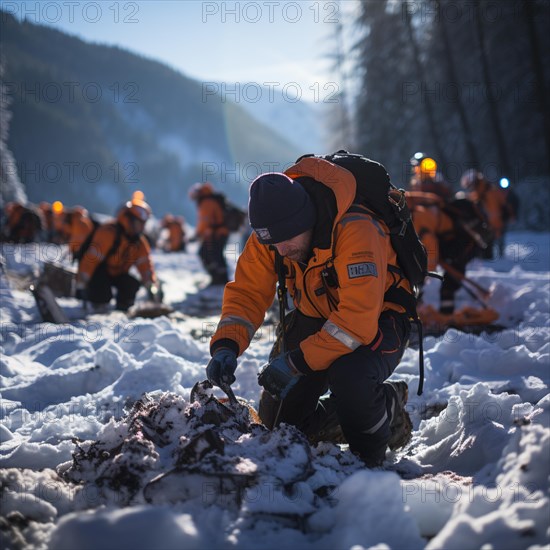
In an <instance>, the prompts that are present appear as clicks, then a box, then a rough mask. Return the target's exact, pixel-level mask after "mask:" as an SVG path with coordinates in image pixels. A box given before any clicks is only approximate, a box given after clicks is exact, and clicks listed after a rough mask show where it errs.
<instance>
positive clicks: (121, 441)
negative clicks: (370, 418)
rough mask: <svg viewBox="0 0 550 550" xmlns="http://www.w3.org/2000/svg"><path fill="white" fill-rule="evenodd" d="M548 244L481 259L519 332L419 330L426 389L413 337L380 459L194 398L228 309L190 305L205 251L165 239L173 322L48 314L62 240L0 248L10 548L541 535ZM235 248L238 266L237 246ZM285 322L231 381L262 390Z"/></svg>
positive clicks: (359, 544)
mask: <svg viewBox="0 0 550 550" xmlns="http://www.w3.org/2000/svg"><path fill="white" fill-rule="evenodd" d="M549 243H550V236H549V235H548V234H543V235H541V234H529V233H513V234H510V235H509V236H508V241H507V247H506V254H505V257H504V258H502V259H499V260H494V261H490V262H489V261H485V262H484V261H480V260H476V261H474V262H472V264H471V265H470V266H469V269H468V272H467V275H468V276H469V277H471V278H472V279H474V280H475V281H477V282H478V283H480V284H482V285H484V286H486V287H489V288H490V289H491V291H492V294H491V298H490V300H489V303H490V305H491V306H492V307H494V308H495V309H496V310H497V311H499V312H500V314H501V316H500V319H499V320H498V323H500V324H502V325H504V326H505V327H507V328H506V329H505V330H503V331H500V332H496V333H493V334H481V335H477V336H476V335H472V334H465V333H461V332H458V331H456V330H448V331H447V332H446V333H445V334H444V335H442V336H438V337H427V338H426V339H425V363H426V382H425V388H424V393H423V395H422V396H420V397H419V396H417V395H416V389H417V387H418V352H417V350H415V349H413V348H409V349H408V350H407V351H406V353H405V356H404V358H403V361H402V363H401V365H400V366H399V368H398V369H397V371H396V372H395V373H394V375H393V378H395V379H402V380H406V381H407V383H408V384H409V387H410V400H409V404H408V406H407V407H408V410H409V412H410V414H411V418H412V420H413V423H414V434H413V439H412V441H411V443H410V444H409V445H408V446H407V447H406V448H405V449H403V450H402V451H400V452H398V453H388V455H387V463H386V465H385V468H384V470H368V469H365V468H363V467H362V466H361V464H360V463H359V462H358V461H357V460H356V459H355V458H354V457H353V456H352V455H351V454H350V452H349V451H348V450H347V449H346V448H345V447H342V448H340V447H338V446H335V445H333V444H329V443H323V444H320V445H318V446H317V447H313V448H311V447H310V446H309V445H308V444H307V442H306V441H305V439H304V438H303V437H302V436H301V434H300V433H299V432H297V430H295V429H293V428H291V427H289V426H281V427H280V428H279V429H278V430H276V431H275V432H267V430H265V429H264V428H263V427H261V426H259V425H257V424H252V423H251V422H250V418H249V416H248V413H247V412H246V411H244V410H241V409H240V408H239V407H233V408H231V407H230V408H229V409H228V408H225V407H221V406H220V405H218V403H217V402H216V401H213V400H209V399H208V396H207V395H203V394H200V395H199V397H198V399H197V401H196V402H194V403H192V404H191V403H190V390H191V388H192V387H193V385H194V384H195V383H196V382H197V381H200V380H203V379H204V377H205V374H204V367H205V365H206V363H207V362H208V358H209V354H208V335H209V334H210V333H211V332H212V330H213V328H214V327H215V324H216V322H217V314H214V315H211V314H210V315H209V314H205V316H202V317H198V316H196V315H190V313H193V312H194V313H198V312H200V311H201V309H203V306H205V305H208V301H207V300H206V299H200V298H199V297H198V296H197V292H198V291H197V288H198V286H200V285H204V283H205V276H204V275H203V273H202V270H201V268H200V264H199V261H198V259H197V257H196V254H195V248H194V247H193V246H191V247H190V250H189V251H188V252H187V253H177V254H162V253H160V252H158V253H155V256H154V259H155V263H156V266H157V270H158V272H159V274H160V277H161V279H162V280H163V281H164V288H165V293H166V301H167V302H168V303H169V304H171V305H172V306H173V307H174V308H175V309H176V312H175V313H174V314H172V315H170V316H169V317H161V318H156V319H143V318H138V319H129V318H128V317H127V316H126V315H124V314H122V313H120V312H112V313H110V314H107V315H97V314H90V313H88V314H87V316H86V317H85V318H83V319H81V320H77V318H78V317H81V316H82V311H81V310H80V305H79V303H78V302H77V301H76V300H73V299H70V298H66V299H60V300H59V302H60V304H61V305H62V306H63V307H64V309H65V310H66V311H67V313H68V315H69V316H70V317H71V319H74V321H73V322H72V323H71V324H68V325H52V324H47V323H40V322H39V316H38V312H37V310H36V307H35V304H34V300H33V298H32V296H31V294H30V293H29V292H28V291H26V290H25V289H24V285H25V281H27V282H28V280H30V278H31V277H32V273H33V270H34V271H36V269H37V268H38V267H39V266H40V263H41V262H43V261H44V260H47V261H52V260H59V259H60V257H61V256H60V252H59V249H57V248H55V247H52V246H51V245H49V246H45V245H41V246H38V245H28V246H26V247H21V246H13V245H7V244H6V245H3V248H2V254H3V256H4V259H5V262H6V271H5V272H2V274H1V279H0V297H1V302H0V314H1V340H0V343H1V348H0V349H1V361H0V366H1V370H0V375H1V387H2V401H1V418H0V440H1V444H0V467H1V468H2V470H0V479H1V484H2V485H1V492H0V495H1V496H0V498H1V517H0V537H1V538H2V547H3V548H51V549H65V548H66V549H75V548H78V549H81V550H82V549H92V548H93V549H95V548H101V549H107V548H117V549H120V548H129V549H130V548H131V549H136V550H137V549H142V548H143V549H149V548H159V549H160V548H166V549H175V548H205V549H206V548H208V549H209V548H275V547H279V548H283V547H284V548H306V549H308V548H310V549H319V548H327V549H328V548H331V549H332V548H338V549H340V548H342V549H344V548H346V549H347V548H356V549H359V548H372V547H376V548H379V549H382V548H397V549H402V548H406V549H414V548H428V549H446V550H447V549H452V548H457V549H458V548H460V549H463V548H467V549H470V548H487V549H488V548H495V549H496V548H498V549H505V548H509V549H518V548H542V547H545V548H548V547H549V545H550V507H549V475H550V445H549V443H550V395H549V389H548V387H549V379H550V358H549V355H550V339H549V333H550V292H549V291H550V288H549V287H550V281H549V275H550V251H549ZM227 254H228V259H229V261H230V264H231V266H232V268H234V265H235V260H236V257H237V255H238V247H237V246H236V245H234V246H233V245H232V246H230V247H228V250H227ZM437 285H438V283H437V281H433V282H431V283H430V284H429V286H428V289H427V291H426V296H427V299H428V300H430V299H435V297H436V294H437ZM203 294H204V293H203ZM141 297H142V296H141V295H140V298H141ZM459 298H460V299H461V300H462V301H463V302H467V301H468V300H471V299H470V297H469V296H468V295H467V294H466V293H464V292H463V291H461V292H460V294H459ZM273 336H274V328H273V326H272V325H269V324H266V325H265V326H264V327H263V328H262V330H261V332H260V333H259V334H258V335H257V338H256V339H255V340H254V342H253V345H252V346H251V347H250V349H249V350H248V351H247V352H246V353H245V354H244V356H243V357H242V358H241V359H240V366H239V369H238V371H237V382H236V383H235V384H234V390H235V393H236V394H237V395H239V396H242V397H243V398H245V399H247V400H249V401H251V402H252V403H253V404H254V403H256V402H257V399H258V395H259V391H258V389H259V388H258V385H257V378H256V375H257V372H258V370H259V369H260V368H261V366H262V365H263V364H264V363H265V361H266V358H267V355H268V353H269V349H270V346H271V344H272V342H273ZM144 394H146V395H144ZM217 395H220V394H217Z"/></svg>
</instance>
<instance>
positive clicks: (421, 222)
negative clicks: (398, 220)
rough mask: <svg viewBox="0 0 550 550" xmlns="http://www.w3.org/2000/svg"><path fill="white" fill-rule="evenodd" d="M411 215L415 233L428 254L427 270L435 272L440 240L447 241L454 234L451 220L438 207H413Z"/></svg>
mask: <svg viewBox="0 0 550 550" xmlns="http://www.w3.org/2000/svg"><path fill="white" fill-rule="evenodd" d="M411 214H412V222H413V225H414V228H415V229H416V233H417V234H418V237H419V238H420V240H421V241H422V244H423V245H424V247H425V248H426V252H427V253H428V270H429V271H435V269H436V268H437V264H438V263H439V241H440V239H443V240H447V239H449V238H452V236H453V235H454V234H455V228H454V223H453V220H452V219H451V217H450V216H449V215H447V214H446V213H445V212H443V211H442V210H441V209H440V208H439V206H438V205H434V206H415V207H414V208H413V209H412V210H411ZM464 246H466V243H465V244H464Z"/></svg>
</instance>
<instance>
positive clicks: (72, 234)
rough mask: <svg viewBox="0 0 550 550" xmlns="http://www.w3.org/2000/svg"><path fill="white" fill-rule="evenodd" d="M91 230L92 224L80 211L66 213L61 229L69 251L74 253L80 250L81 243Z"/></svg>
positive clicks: (92, 228)
mask: <svg viewBox="0 0 550 550" xmlns="http://www.w3.org/2000/svg"><path fill="white" fill-rule="evenodd" d="M93 230H94V224H93V222H92V220H91V219H90V218H89V217H88V216H86V215H83V214H81V213H80V212H70V213H69V214H68V217H67V218H66V219H65V225H64V226H63V231H64V236H65V239H66V241H67V243H68V245H69V250H70V251H71V253H73V254H74V253H75V252H77V251H78V250H80V247H81V246H82V243H83V242H84V241H85V240H86V238H87V237H88V235H89V234H90V233H91V232H92V231H93Z"/></svg>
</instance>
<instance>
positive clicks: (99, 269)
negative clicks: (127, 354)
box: [76, 199, 157, 311]
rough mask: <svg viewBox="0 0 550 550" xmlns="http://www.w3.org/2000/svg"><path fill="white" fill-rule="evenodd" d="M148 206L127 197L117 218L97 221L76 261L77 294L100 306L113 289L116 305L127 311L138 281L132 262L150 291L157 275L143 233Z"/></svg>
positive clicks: (109, 297) (131, 303)
mask: <svg viewBox="0 0 550 550" xmlns="http://www.w3.org/2000/svg"><path fill="white" fill-rule="evenodd" d="M150 215H151V208H150V207H149V205H148V204H147V203H146V202H145V201H143V200H136V199H134V200H132V201H128V202H127V203H126V205H125V206H124V207H123V208H121V209H120V210H119V211H118V213H117V219H116V221H112V222H107V223H104V224H102V225H100V226H99V227H98V228H97V229H96V231H95V233H94V236H93V239H92V242H91V244H90V246H89V247H88V249H87V250H86V252H85V253H84V255H83V257H82V259H81V261H80V262H79V265H78V273H77V276H76V290H77V294H76V297H77V298H79V299H81V300H85V301H89V302H91V304H92V306H94V307H96V308H102V307H104V306H106V305H107V304H108V303H109V301H110V300H111V298H112V297H113V292H112V287H114V288H115V289H116V309H118V310H121V311H126V310H127V309H128V308H129V307H131V306H132V305H133V304H134V300H135V297H136V294H137V291H138V290H139V287H140V283H139V281H138V280H137V279H136V278H135V277H133V276H132V275H130V274H129V273H128V272H129V270H130V268H131V267H132V266H135V267H136V268H137V270H138V271H139V274H140V275H141V282H142V284H143V285H144V286H145V287H146V288H147V290H148V291H149V292H150V293H151V292H152V291H154V290H153V289H156V288H157V279H156V275H155V271H154V267H153V263H152V261H151V249H150V247H149V244H148V242H147V239H145V237H144V236H143V230H144V228H145V223H146V222H147V220H148V219H149V216H150Z"/></svg>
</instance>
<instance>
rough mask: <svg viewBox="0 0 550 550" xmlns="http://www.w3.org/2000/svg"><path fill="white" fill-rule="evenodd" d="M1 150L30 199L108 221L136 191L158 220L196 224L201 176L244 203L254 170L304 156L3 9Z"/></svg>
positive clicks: (141, 61) (144, 68)
mask: <svg viewBox="0 0 550 550" xmlns="http://www.w3.org/2000/svg"><path fill="white" fill-rule="evenodd" d="M0 18H1V30H2V36H1V45H2V54H3V58H4V61H5V75H4V84H5V87H6V90H7V93H8V94H9V95H10V97H11V105H10V108H11V111H12V114H13V118H12V120H11V126H10V135H9V137H8V145H9V147H10V149H11V151H12V152H13V155H14V157H15V159H16V164H17V167H18V170H19V177H20V178H21V181H22V182H23V184H24V185H25V189H26V192H27V195H28V197H29V200H31V201H33V202H39V201H41V200H49V201H53V200H56V199H59V200H62V201H63V202H65V203H67V204H69V205H70V204H83V205H85V206H87V207H88V208H90V209H93V210H97V211H105V212H111V211H113V210H114V209H115V208H116V207H117V206H118V205H119V204H120V203H121V202H122V201H124V200H126V199H127V197H128V196H129V195H130V193H131V191H133V190H134V189H138V188H139V189H142V190H143V191H144V192H145V194H146V196H147V198H148V200H149V201H150V202H151V204H152V206H153V209H154V211H155V213H157V214H158V215H162V214H163V213H164V212H167V211H170V212H174V213H182V214H184V215H185V216H186V217H187V218H188V219H189V220H190V221H192V220H194V215H195V209H194V205H192V204H190V203H189V200H188V199H187V189H188V187H189V186H190V185H192V184H193V183H194V182H195V181H200V180H204V179H209V180H210V181H212V182H213V183H214V184H215V185H216V186H218V187H219V188H220V189H222V190H224V191H225V192H227V193H228V194H229V195H231V196H232V198H233V199H234V200H235V201H237V202H240V203H241V204H244V203H245V202H246V194H247V189H248V186H249V184H250V181H251V179H253V177H254V176H255V175H257V173H258V171H261V169H262V167H263V166H280V167H281V168H282V167H284V166H286V165H288V164H289V163H291V162H292V161H293V160H294V159H295V158H296V157H297V156H298V155H300V154H302V153H303V152H304V151H303V150H302V149H301V148H300V147H299V146H298V145H297V144H295V143H292V140H290V139H287V138H286V137H285V135H284V132H285V128H282V129H281V130H282V132H283V134H281V135H278V134H277V133H276V132H275V131H274V129H273V126H271V127H268V126H266V125H265V124H262V123H261V122H259V121H258V120H256V119H255V118H254V117H253V116H251V114H250V112H249V111H248V109H245V108H243V106H241V105H239V104H236V103H233V102H224V101H220V98H219V97H215V96H211V97H210V96H205V94H204V90H203V86H202V85H201V83H200V82H197V81H195V80H192V79H190V78H188V77H186V76H185V75H182V74H180V73H178V72H176V71H174V70H172V69H171V68H169V67H167V66H166V65H163V64H162V63H160V62H157V61H153V60H150V59H146V58H144V57H141V56H139V55H136V54H133V53H131V52H129V51H126V50H122V49H120V48H117V47H111V46H105V45H99V44H92V43H87V42H85V41H83V40H81V39H79V38H76V37H74V36H70V35H67V34H65V33H62V32H60V31H57V30H54V29H51V28H49V27H46V26H40V25H35V24H32V23H29V22H25V21H24V22H19V21H17V20H16V19H14V18H13V17H12V16H11V15H9V14H7V13H5V12H1V11H0Z"/></svg>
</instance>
